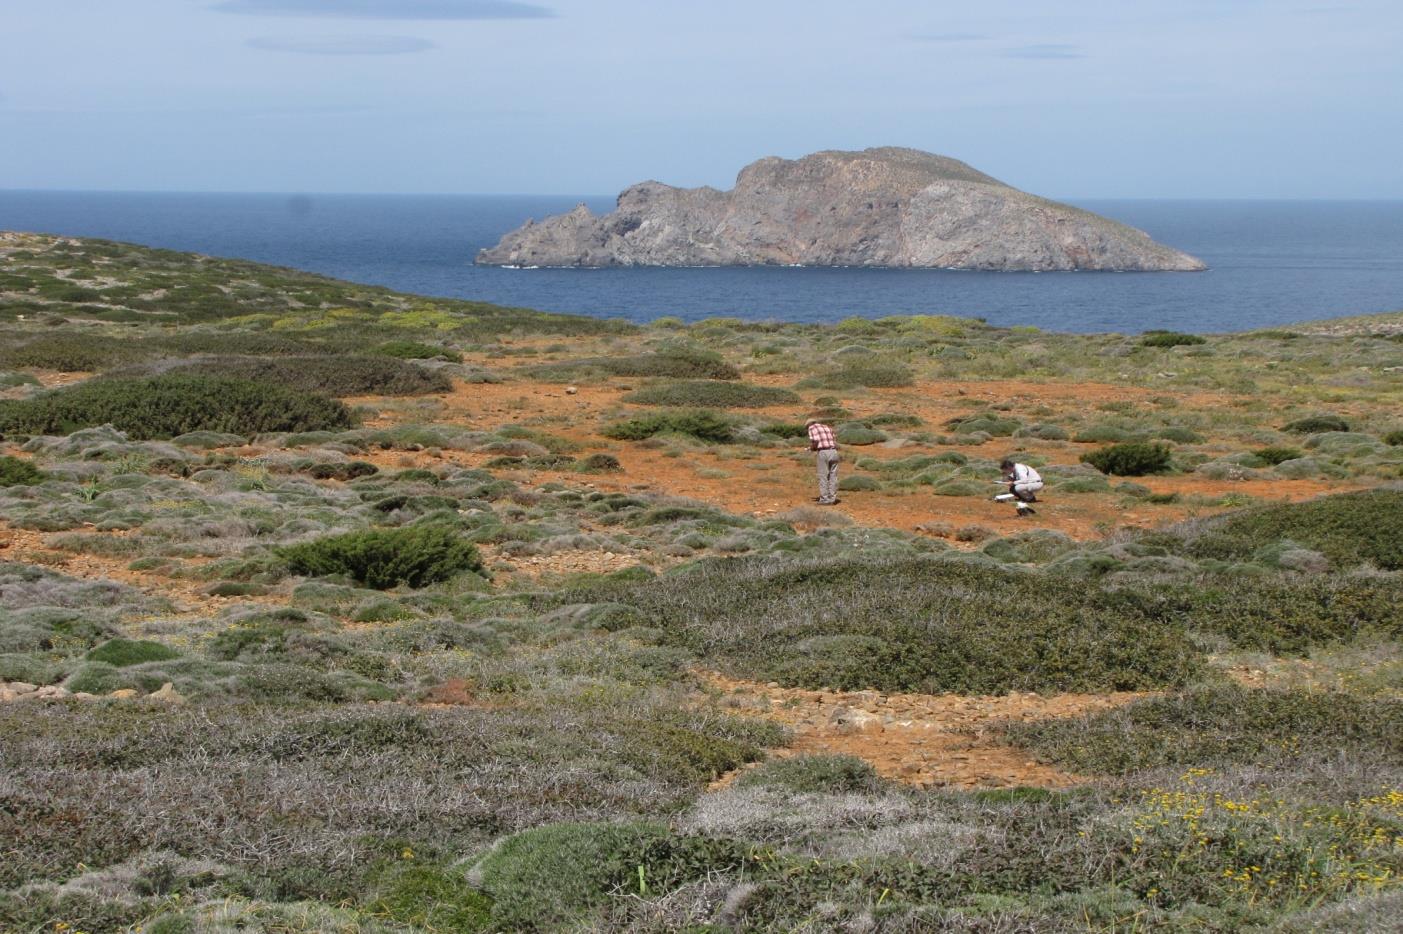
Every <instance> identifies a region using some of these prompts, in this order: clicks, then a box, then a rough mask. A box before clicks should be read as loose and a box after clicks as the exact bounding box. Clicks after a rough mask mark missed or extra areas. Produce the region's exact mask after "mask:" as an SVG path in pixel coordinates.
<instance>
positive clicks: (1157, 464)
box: [1081, 441, 1169, 477]
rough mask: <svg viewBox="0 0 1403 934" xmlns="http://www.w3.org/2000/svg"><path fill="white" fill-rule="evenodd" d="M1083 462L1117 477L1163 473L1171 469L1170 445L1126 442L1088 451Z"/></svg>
mask: <svg viewBox="0 0 1403 934" xmlns="http://www.w3.org/2000/svg"><path fill="white" fill-rule="evenodd" d="M1081 462H1082V463H1083V464H1090V465H1091V466H1092V467H1095V468H1096V469H1097V470H1099V471H1101V472H1102V473H1104V474H1110V475H1111V476H1115V477H1140V476H1144V475H1145V474H1150V473H1163V472H1164V471H1165V470H1168V469H1169V445H1167V444H1157V443H1155V442H1152V441H1126V442H1123V443H1121V444H1112V445H1110V446H1109V447H1104V448H1099V449H1098V450H1095V451H1088V452H1086V453H1085V454H1083V455H1082V456H1081Z"/></svg>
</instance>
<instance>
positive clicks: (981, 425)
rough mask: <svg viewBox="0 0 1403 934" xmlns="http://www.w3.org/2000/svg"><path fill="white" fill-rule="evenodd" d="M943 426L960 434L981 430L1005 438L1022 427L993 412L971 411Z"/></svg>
mask: <svg viewBox="0 0 1403 934" xmlns="http://www.w3.org/2000/svg"><path fill="white" fill-rule="evenodd" d="M945 427H946V428H948V429H950V430H951V431H954V432H957V433H959V434H962V435H968V434H973V433H974V432H976V431H982V432H984V433H985V434H988V435H993V436H994V437H996V438H1006V437H1008V436H1009V435H1011V434H1013V433H1014V432H1016V431H1018V429H1019V428H1021V427H1023V423H1022V422H1020V421H1018V420H1017V419H1013V418H1004V417H1003V416H1000V415H998V414H996V413H993V412H973V413H971V414H969V415H959V416H956V417H955V418H952V419H950V420H949V421H947V422H946V423H945Z"/></svg>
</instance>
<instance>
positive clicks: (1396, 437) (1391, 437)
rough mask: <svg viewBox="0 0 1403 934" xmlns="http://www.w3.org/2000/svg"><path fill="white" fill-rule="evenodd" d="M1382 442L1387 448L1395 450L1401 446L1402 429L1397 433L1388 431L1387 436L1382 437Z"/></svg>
mask: <svg viewBox="0 0 1403 934" xmlns="http://www.w3.org/2000/svg"><path fill="white" fill-rule="evenodd" d="M1383 442H1384V444H1387V445H1388V446H1389V447H1395V448H1396V447H1399V446H1403V428H1400V429H1398V430H1397V431H1390V432H1389V433H1388V434H1386V435H1384V436H1383Z"/></svg>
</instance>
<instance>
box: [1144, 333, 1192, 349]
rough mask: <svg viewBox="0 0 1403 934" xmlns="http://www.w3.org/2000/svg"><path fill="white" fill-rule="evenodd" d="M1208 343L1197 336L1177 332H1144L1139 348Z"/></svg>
mask: <svg viewBox="0 0 1403 934" xmlns="http://www.w3.org/2000/svg"><path fill="white" fill-rule="evenodd" d="M1206 343H1208V341H1207V340H1205V339H1204V338H1202V337H1199V336H1198V335H1197V334H1181V333H1179V332H1178V331H1146V332H1145V334H1144V336H1143V337H1141V338H1140V346H1141V347H1192V346H1194V345H1195V344H1206Z"/></svg>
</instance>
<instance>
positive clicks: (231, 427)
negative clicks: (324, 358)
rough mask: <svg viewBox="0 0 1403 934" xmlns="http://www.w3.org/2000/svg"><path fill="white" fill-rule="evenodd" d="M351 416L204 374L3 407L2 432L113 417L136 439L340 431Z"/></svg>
mask: <svg viewBox="0 0 1403 934" xmlns="http://www.w3.org/2000/svg"><path fill="white" fill-rule="evenodd" d="M353 423H354V420H353V418H352V416H351V411H350V410H349V409H348V408H346V406H344V405H342V404H341V403H340V402H337V401H335V400H333V399H327V398H324V397H322V396H315V395H309V394H307V393H305V392H299V391H297V390H293V389H288V388H286V387H283V386H275V385H270V384H266V383H250V382H245V381H242V380H233V379H218V378H213V377H204V376H179V375H166V376H155V377H149V378H146V379H97V380H90V381H88V382H85V383H79V384H78V385H76V386H70V387H67V388H64V389H57V390H54V391H52V392H46V393H42V394H40V395H37V396H35V397H33V398H32V399H26V400H23V401H20V402H11V403H9V404H7V405H4V406H3V407H0V433H7V434H8V433H20V434H31V435H38V434H49V435H53V434H69V433H71V432H74V431H77V430H78V429H80V428H91V427H94V426H97V425H105V424H111V425H112V426H113V427H115V428H117V429H118V430H119V431H124V432H126V433H127V434H128V435H129V436H131V437H132V438H133V439H137V440H147V439H152V438H172V437H175V436H176V435H183V434H186V433H187V432H192V431H219V432H229V433H232V434H237V435H253V434H258V433H261V432H270V431H318V430H338V429H346V428H350V427H352V425H353Z"/></svg>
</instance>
